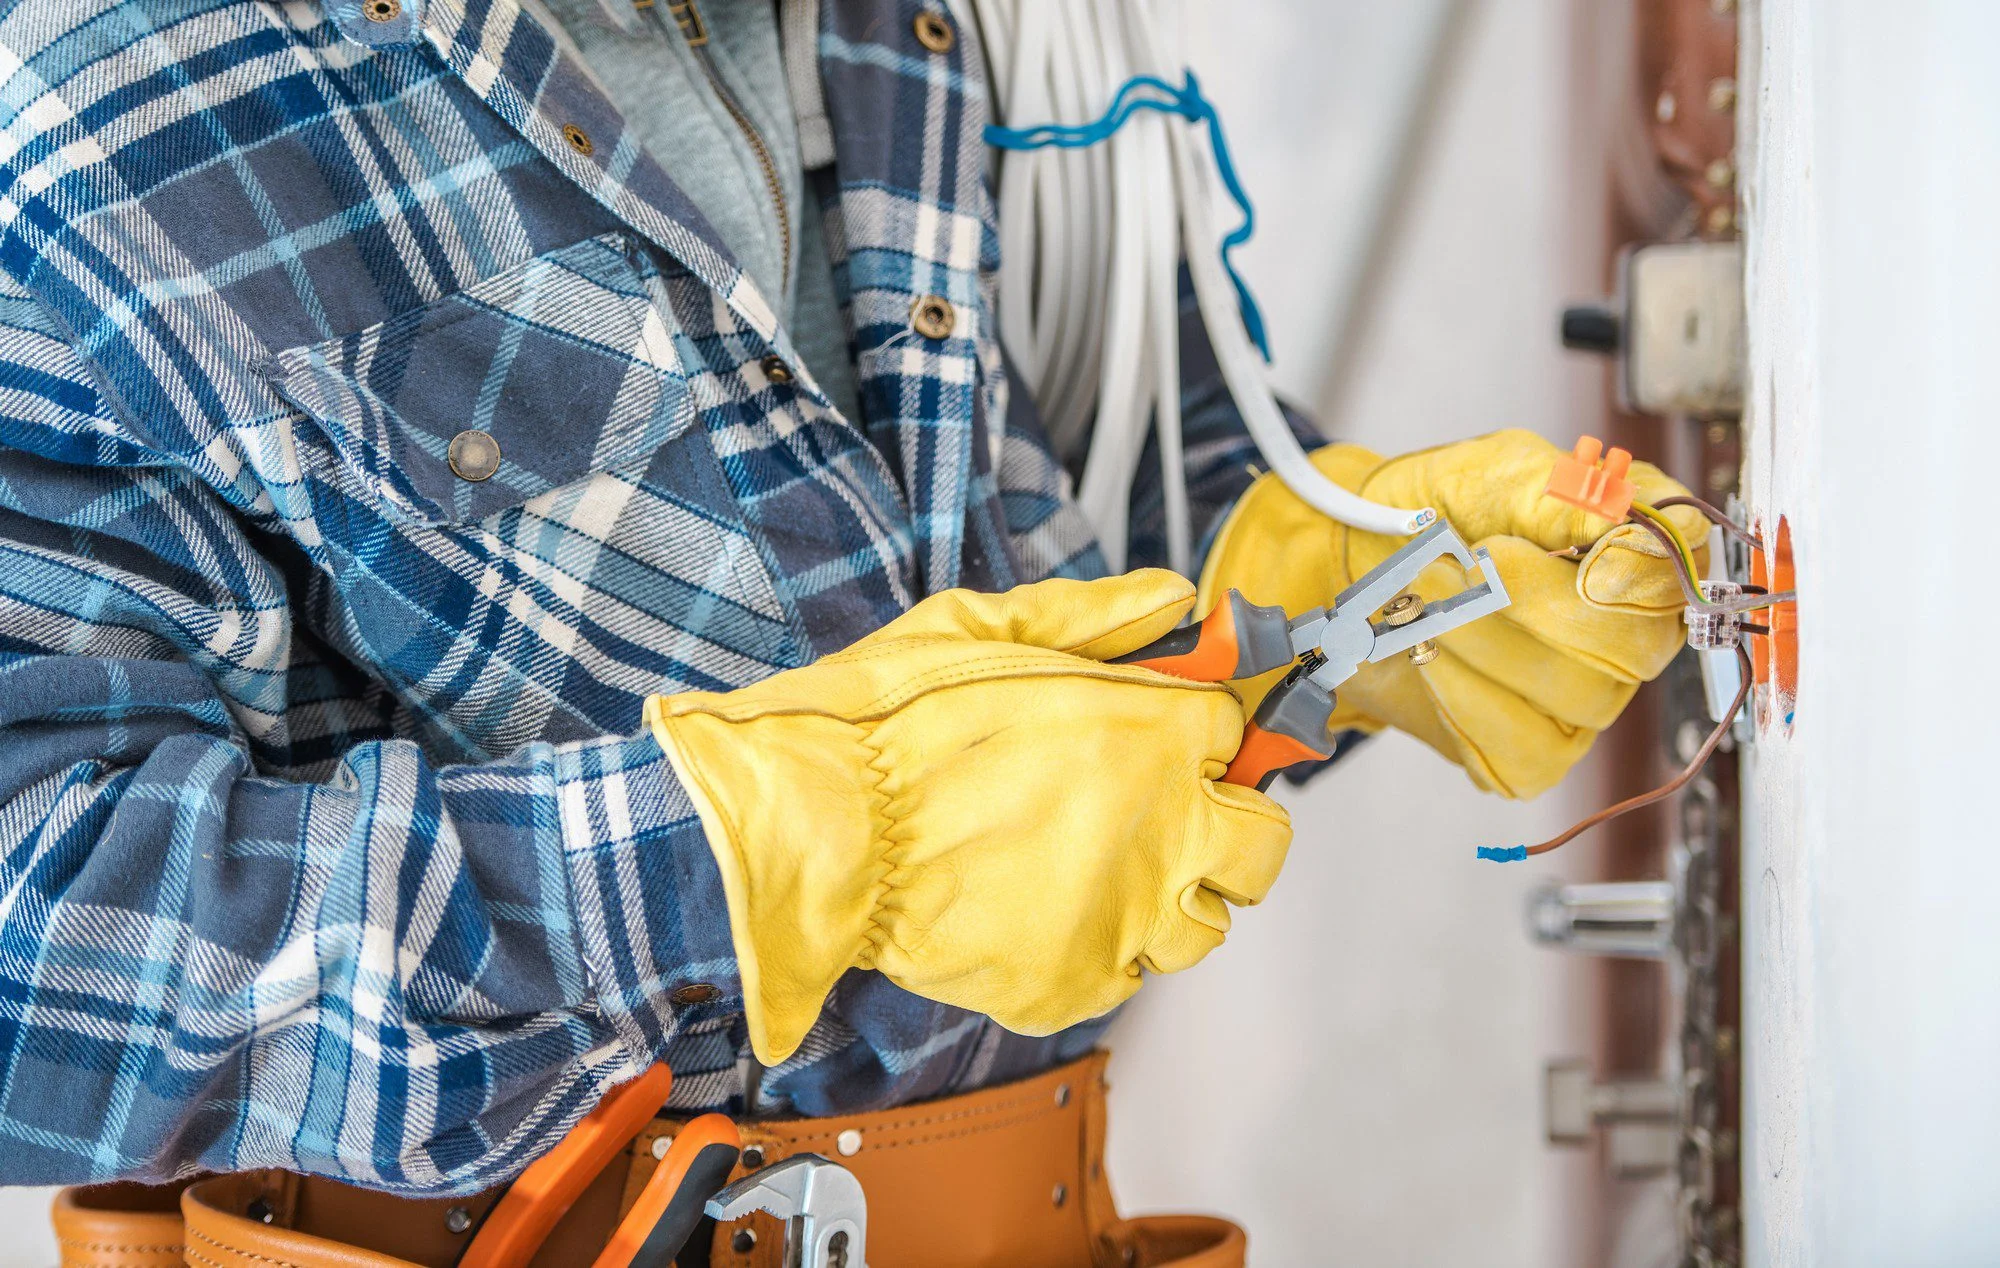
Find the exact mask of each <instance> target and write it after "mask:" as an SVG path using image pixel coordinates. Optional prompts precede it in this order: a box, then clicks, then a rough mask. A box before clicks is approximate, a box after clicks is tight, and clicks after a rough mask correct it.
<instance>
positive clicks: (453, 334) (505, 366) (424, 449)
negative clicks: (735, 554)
mask: <svg viewBox="0 0 2000 1268" xmlns="http://www.w3.org/2000/svg"><path fill="white" fill-rule="evenodd" d="M658 284H659V275H658V272H657V270H656V269H654V268H653V266H652V264H651V262H650V261H649V260H648V259H647V258H646V257H645V256H643V255H642V254H641V252H640V251H639V249H638V248H637V246H636V245H635V244H634V243H632V242H631V241H630V240H629V239H628V238H627V237H626V236H625V235H624V234H620V233H610V234H604V235H602V236H599V237H596V238H588V239H585V240H584V241H582V242H578V243H575V244H573V245H571V246H567V247H562V248H560V249H558V250H555V251H551V252H548V253H546V254H544V255H539V256H536V257H534V258H533V259H530V260H527V261H525V262H523V263H521V264H518V265H516V266H514V267H513V268H511V269H508V270H506V271H505V272H502V273H498V274H495V275H494V276H492V277H490V278H487V279H485V280H484V281H481V282H478V283H476V284H475V285H473V286H471V287H468V288H467V289H465V290H463V291H459V292H458V293H456V294H453V295H449V296H446V297H445V298H443V299H439V300H436V301H434V302H432V303H430V304H427V305H425V306H423V307H421V308H417V309H413V310H411V311H410V312H407V313H403V314H401V315H399V316H396V317H393V318H390V319H389V320H387V321H384V322H379V323H377V324H376V325H373V326H370V327H368V328H367V329H365V330H362V331H359V332H357V333H355V334H351V335H343V336H340V337H339V338H335V339H328V340H325V341H323V342H321V343H316V344H309V345H305V346H302V347H297V348H290V349H287V350H285V351H283V352H280V353H277V354H276V355H274V356H272V357H270V358H269V359H268V360H267V361H266V362H265V363H264V366H263V370H264V373H265V375H266V377H267V378H269V379H270V381H271V382H272V384H273V386H275V387H276V389H277V391H278V393H279V394H280V395H281V396H283V397H284V398H285V399H286V400H287V401H288V402H289V403H290V404H292V405H293V406H295V407H296V408H298V409H299V410H301V411H303V412H304V413H305V414H306V415H308V416H309V417H310V418H311V420H312V421H313V422H314V423H316V424H317V425H318V426H319V428H320V429H321V430H323V431H324V432H325V433H326V436H327V438H328V440H329V441H331V443H332V447H333V448H334V449H335V450H336V451H337V452H338V454H339V456H340V458H341V459H342V465H344V466H345V467H346V468H347V469H348V471H349V472H350V473H351V474H352V475H353V476H355V477H358V482H359V484H360V485H361V486H362V487H363V489H365V490H366V491H367V492H368V493H369V494H370V495H372V497H373V498H374V499H375V500H377V501H378V502H379V503H380V504H381V505H382V506H383V507H384V508H385V510H386V511H387V512H388V513H389V514H391V515H393V516H395V517H397V518H401V519H404V520H407V521H413V522H415V523H418V524H424V525H431V526H443V525H449V524H464V523H469V522H473V521H477V520H483V519H485V518H487V517H488V516H491V515H493V514H495V513H497V512H500V511H503V510H506V509H507V508H509V507H512V506H517V505H519V504H520V503H522V502H525V501H527V500H529V499H530V498H534V497H537V496H540V495H541V494H544V493H547V492H549V491H550V490H552V489H556V488H559V487H561V486H563V485H567V484H574V483H576V482H578V481H580V480H582V479H583V478H585V477H586V476H588V475H590V474H591V473H592V472H597V471H605V470H610V469H613V468H617V467H620V466H623V465H626V464H628V463H630V462H632V461H634V460H636V459H640V458H643V457H644V456H645V455H646V454H649V453H651V452H653V451H654V450H657V449H658V448H659V447H660V446H662V445H664V444H666V443H668V442H669V441H671V440H673V439H674V438H675V437H677V436H679V435H681V434H682V433H684V432H685V431H687V430H688V428H689V427H690V426H692V425H693V423H694V419H695V406H694V400H693V396H692V394H691V393H690V391H689V388H688V373H687V368H686V366H685V364H684V363H683V360H682V356H681V352H680V349H679V347H678V338H677V334H678V332H677V331H676V330H675V329H674V328H673V326H672V324H671V322H672V319H671V317H670V316H669V315H668V314H669V313H670V311H671V310H670V309H669V308H668V307H667V306H666V305H665V304H664V303H656V302H655V297H654V294H653V290H654V287H655V286H656V285H658Z"/></svg>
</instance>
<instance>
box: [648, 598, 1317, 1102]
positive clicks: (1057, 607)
mask: <svg viewBox="0 0 2000 1268" xmlns="http://www.w3.org/2000/svg"><path fill="white" fill-rule="evenodd" d="M1193 604H1194V587H1193V586H1191V585H1189V584H1188V583H1187V581H1185V580H1184V579H1182V578H1180V577H1177V576H1175V575H1174V574H1172V573H1170V572H1165V571H1161V570H1157V569H1153V570H1148V571H1143V572H1136V573H1132V574H1130V575H1127V576H1123V577H1115V578H1111V579H1109V580H1105V581H1095V582H1077V581H1060V580H1058V581H1044V582H1041V583H1039V584H1036V585H1031V586H1022V587H1019V588H1017V589H1014V590H1011V591H1009V592H1007V593H1005V594H998V595H988V594H975V593H972V592H970V591H963V590H953V591H948V592H946V593H944V594H939V595H935V596H933V597H931V598H929V599H926V600H925V601H924V602H922V603H919V604H918V605H917V606H916V607H914V608H912V609H911V610H910V611H909V612H907V613H905V614H904V615H903V616H902V617H900V618H898V619H897V620H895V621H893V622H891V623H890V624H888V625H886V626H884V627H883V628H882V629H881V630H879V631H877V632H876V633H874V634H872V635H870V636H869V637H867V638H865V639H863V640H861V641H860V642H858V643H856V644H854V646H852V647H850V648H848V649H847V650H845V651H842V652H839V653H837V654H835V655H832V656H828V657H825V658H824V659H822V660H819V661H817V662H815V663H814V664H811V665H807V666H804V667H802V668H799V669H793V670H787V671H786V672H784V673H780V674H777V675H774V676H773V677H771V678H769V679H767V680H765V681H763V682H761V683H757V684H755V685H753V686H749V687H744V688H742V689H740V690H737V691H732V692H727V693H708V692H697V693H689V694H686V695H675V696H655V697H653V699H652V700H651V701H649V702H648V704H647V709H646V717H647V721H648V723H649V724H650V725H651V726H652V729H653V733H654V734H655V735H656V736H658V737H659V741H660V746H661V747H662V748H663V749H665V750H666V753H667V756H668V758H669V760H671V761H672V763H673V766H674V770H675V771H676V772H677V773H678V774H679V775H680V777H681V780H682V782H683V783H684V784H685V785H686V786H687V789H688V792H689V793H690V795H691V796H692V797H693V799H694V803H695V808H696V810H697V811H698V812H699V814H700V816H701V821H702V826H703V827H704V828H705V829H706V830H707V833H708V842H709V847H710V849H711V850H713V851H714V854H715V860H716V863H717V864H718V865H719V866H720V868H721V871H722V885H723V889H724V891H725V893H726V895H727V898H728V904H729V920H730V928H731V933H732V936H733V938H734V941H735V945H736V955H737V960H738V965H739V968H740V970H741V973H742V978H743V991H744V997H745V1010H746V1012H747V1014H748V1020H749V1026H750V1042H751V1046H752V1047H753V1048H754V1049H755V1051H756V1053H757V1057H758V1059H759V1060H761V1061H764V1062H765V1063H767V1064H773V1063H776V1062H778V1061H781V1060H783V1059H784V1058H785V1057H787V1056H789V1055H790V1054H791V1053H792V1051H793V1050H794V1049H796V1048H797V1047H798V1045H799V1043H800V1041H801V1040H803V1039H804V1038H805V1035H806V1032H807V1031H808V1030H809V1029H810V1028H811V1026H812V1023H813V1020H814V1018H816V1017H817V1016H818V1014H819V1010H820V1005H821V1004H822V1003H823V1002H824V1001H825V999H826V995H827V992H828V991H830V990H831V989H832V988H833V985H834V982H835V981H836V980H837V979H838V978H839V977H840V975H841V974H842V973H844V972H846V971H847V970H848V969H850V968H857V967H858V968H869V969H876V970H879V971H880V972H882V973H885V974H887V975H888V976H889V977H890V978H891V979H892V980H893V981H895V982H896V983H897V984H898V985H900V986H903V987H904V988H906V989H908V990H910V991H914V992H915V993H917V994H919V995H923V996H925V997H927V998H930V999H934V1000H938V1001H941V1002H943V1003H947V1004H955V1005H958V1006H959V1007H962V1008H969V1009H973V1010H976V1011H978V1012H982V1013H985V1014H986V1015H988V1016H990V1017H992V1018H993V1019H994V1020H995V1021H997V1022H999V1023H1000V1024H1001V1025H1003V1026H1006V1027H1007V1028H1008V1029H1010V1030H1015V1031H1018V1032H1021V1033H1023V1034H1032V1035H1042V1034H1050V1033H1052V1032H1054V1031H1057V1030H1060V1029H1062V1028H1063V1027H1065V1026H1069V1025H1073V1024H1075V1023H1077V1022H1080V1021H1084V1020H1086V1019H1088V1018H1091V1017H1095V1016H1097V1015H1099V1014H1101V1013H1104V1012H1106V1011H1108V1010H1109V1009H1111V1008H1112V1007H1113V1006H1115V1005H1116V1004H1118V1003H1119V1002H1120V1001H1122V1000H1124V999H1126V998H1127V997H1128V996H1130V995H1131V994H1132V993H1133V992H1134V991H1136V990H1137V989H1138V988H1139V974H1140V970H1141V969H1149V970H1151V971H1153V972H1158V973H1172V972H1175V971H1177V970H1179V969H1184V968H1187V967H1188V966H1190V965H1192V964H1194V963H1195V962H1196V961H1197V960H1200V959H1201V958H1202V957H1203V956H1204V955H1206V954H1208V952H1209V951H1211V950H1213V949H1214V948H1215V947H1216V946H1217V945H1219V944H1220V943H1221V942H1222V937H1223V934H1225V933H1226V932H1228V929H1229V904H1232V903H1234V904H1237V905H1244V904H1249V903H1255V902H1257V901H1259V900H1261V899H1262V898H1263V897H1264V894H1265V892H1266V891H1267V890H1269V889H1270V887H1271V883H1272V881H1273V880H1275V879H1276V877H1277V874H1278V868H1279V866H1280V865H1281V864H1282V863H1283V862H1284V858H1285V850H1286V848H1287V846H1288V845H1289V844H1290V841H1291V821H1290V819H1289V818H1288V817H1287V816H1286V814H1285V812H1284V810H1283V809H1282V808H1281V807H1279V806H1278V805H1277V803H1275V802H1273V801H1271V800H1270V799H1269V798H1267V797H1265V796H1264V795H1262V794H1261V793H1258V792H1256V791H1254V790H1252V789H1247V788H1238V787H1235V786H1233V785H1228V784H1217V783H1216V782H1215V780H1217V779H1218V778H1220V776H1221V775H1222V772H1223V769H1224V767H1225V766H1226V765H1227V763H1228V760H1229V758H1230V757H1232V756H1233V755H1234V754H1235V752H1236V748H1237V746H1238V744H1239V743H1240V742H1241V740H1242V736H1243V710H1242V707H1241V706H1240V705H1239V704H1238V703H1237V701H1236V697H1235V696H1233V695H1232V694H1230V692H1229V691H1228V690H1227V689H1226V688H1223V687H1221V686H1218V685H1213V684H1203V683H1190V682H1182V681H1180V680H1178V679H1174V678H1168V677H1166V676H1164V675H1160V674H1155V673H1153V672H1151V671H1149V670H1143V669H1138V668H1134V667H1131V666H1124V665H1109V664H1104V663H1101V662H1102V661H1104V660H1106V659H1109V658H1111V657H1116V656H1122V655H1124V654H1125V653H1127V652H1130V651H1136V650H1137V649H1138V648H1140V647H1143V646H1145V645H1146V644H1147V643H1149V642H1151V641H1152V640H1154V639H1156V638H1158V637H1159V636H1160V635H1162V634H1165V633H1166V632H1167V631H1168V630H1170V629H1172V628H1173V627H1174V625H1175V624H1176V623H1178V622H1179V621H1180V619H1181V618H1182V617H1183V616H1184V615H1185V614H1186V613H1187V612H1188V610H1189V609H1190V608H1191V607H1192V606H1193Z"/></svg>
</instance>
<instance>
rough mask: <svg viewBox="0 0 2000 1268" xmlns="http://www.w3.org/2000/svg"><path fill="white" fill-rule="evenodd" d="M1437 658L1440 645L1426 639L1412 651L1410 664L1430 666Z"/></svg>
mask: <svg viewBox="0 0 2000 1268" xmlns="http://www.w3.org/2000/svg"><path fill="white" fill-rule="evenodd" d="M1437 658H1438V645H1437V644H1436V643H1434V642H1432V641H1431V640H1430V639H1425V640H1424V641H1423V642H1421V643H1418V644H1417V645H1416V646H1415V647H1412V648H1411V649H1410V663H1411V664H1412V665H1428V664H1430V663H1431V662H1432V661H1434V660H1436V659H1437Z"/></svg>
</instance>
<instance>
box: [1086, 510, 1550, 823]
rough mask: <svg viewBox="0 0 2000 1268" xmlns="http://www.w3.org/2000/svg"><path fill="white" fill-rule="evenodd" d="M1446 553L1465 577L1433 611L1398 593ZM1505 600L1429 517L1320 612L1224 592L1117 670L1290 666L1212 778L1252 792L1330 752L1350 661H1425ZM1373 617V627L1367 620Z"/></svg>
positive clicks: (1491, 573)
mask: <svg viewBox="0 0 2000 1268" xmlns="http://www.w3.org/2000/svg"><path fill="white" fill-rule="evenodd" d="M1446 555H1450V556H1451V557H1452V558H1453V559H1455V560H1457V561H1458V564H1459V566H1460V567H1461V568H1463V569H1465V570H1466V573H1467V580H1466V586H1465V588H1464V589H1463V590H1460V591H1459V592H1458V593H1457V594H1454V595H1451V596H1450V597H1448V598H1444V599H1440V600H1438V601H1437V602H1435V603H1425V602H1424V601H1423V600H1422V599H1419V598H1418V597H1417V596H1416V595H1415V594H1410V593H1406V591H1407V590H1408V589H1409V587H1410V585H1411V584H1412V583H1414V582H1415V581H1416V579H1417V574H1418V573H1420V572H1422V571H1423V570H1424V568H1425V567H1427V566H1428V565H1430V564H1431V563H1433V562H1435V561H1436V560H1438V559H1442V558H1443V557H1444V556H1446ZM1475 570H1476V571H1477V572H1478V579H1477V580H1476V581H1474V580H1473V579H1472V576H1471V574H1472V573H1473V572H1474V571H1475ZM1512 601H1513V600H1511V599H1510V598H1508V596H1507V587H1506V586H1505V584H1503V583H1502V582H1501V580H1500V570H1499V569H1498V568H1496V567H1495V566H1494V564H1493V560H1492V557H1491V556H1490V555H1488V554H1487V552H1486V550H1485V548H1484V547H1468V546H1467V545H1466V544H1465V542H1464V540H1463V539H1462V538H1460V537H1459V535H1458V534H1457V532H1455V531H1454V530H1453V529H1452V527H1451V525H1449V524H1447V523H1445V522H1444V521H1443V520H1439V521H1438V522H1437V523H1435V524H1432V525H1431V526H1430V527H1429V528H1426V529H1425V530H1424V531H1423V532H1421V533H1418V534H1417V535H1416V536H1415V537H1413V538H1411V539H1410V541H1409V542H1407V543H1406V544H1405V545H1404V546H1403V547H1402V548H1401V549H1400V550H1398V551H1397V552H1396V553H1395V554H1393V555H1390V556H1389V557H1388V558H1387V559H1384V560H1383V561H1382V562H1381V563H1379V564H1377V565H1376V566H1375V567H1374V568H1373V569H1371V570H1370V571H1369V573H1368V575H1367V576H1365V577H1362V578H1361V579H1360V580H1359V581H1356V582H1355V583H1354V584H1353V585H1351V586H1349V587H1347V589H1345V590H1343V591H1341V592H1340V594H1339V595H1338V596H1337V597H1336V598H1335V599H1334V601H1333V606H1332V607H1331V608H1310V609H1308V610H1307V611H1305V612H1302V613H1300V614H1299V615H1297V616H1295V617H1291V618H1289V619H1288V618H1287V617H1286V616H1285V610H1284V609H1283V608H1278V607H1260V606H1258V605H1257V604H1255V603H1252V602H1250V601H1249V600H1248V599H1246V598H1244V597H1243V596H1242V594H1240V593H1239V592H1237V591H1235V590H1231V591H1230V592H1229V593H1228V594H1226V595H1224V596H1223V599H1222V602H1220V603H1218V604H1216V605H1215V610H1214V611H1212V612H1210V613H1209V614H1208V615H1207V616H1206V617H1205V618H1203V620H1202V622H1201V624H1199V625H1191V626H1188V627H1186V628H1184V629H1178V630H1175V631H1174V632H1173V633H1171V634H1168V635H1167V636H1166V637H1164V638H1161V639H1158V640H1156V641H1154V642H1152V643H1150V644H1148V645H1147V646H1145V647H1142V648H1140V649H1139V650H1138V651H1136V652H1133V653H1131V654H1130V655H1128V656H1121V657H1119V658H1118V663H1120V664H1125V665H1143V666H1145V667H1146V668H1148V669H1153V670H1157V671H1159V672H1160V673H1163V674H1172V675H1174V676H1175V677H1177V678H1188V679H1193V680H1195V681H1198V682H1228V681H1232V680H1234V679H1239V678H1254V677H1256V676H1257V675H1258V674H1263V673H1269V672H1270V671H1271V670H1273V669H1277V668H1278V667H1279V666H1281V665H1284V664H1287V663H1290V662H1296V664H1293V666H1292V672H1290V673H1289V674H1286V675H1285V677H1284V679H1283V680H1282V681H1280V682H1279V683H1278V685H1277V686H1276V687H1273V688H1272V689H1271V694H1269V695H1267V696H1265V697H1264V702H1263V703H1262V704H1261V705H1259V706H1258V708H1257V713H1256V716H1255V717H1253V718H1252V719H1251V720H1250V724H1249V725H1248V726H1247V727H1245V728H1244V731H1243V745H1242V747H1241V748H1239V749H1238V750H1237V752H1236V757H1235V759H1234V760H1233V761H1231V762H1230V763H1229V769H1228V771H1227V772H1226V773H1225V774H1224V775H1223V780H1224V781H1225V782H1227V783H1231V784H1242V785H1244V786H1246V787H1252V788H1257V789H1259V790H1262V789H1264V788H1268V787H1269V786H1270V784H1271V781H1272V779H1274V778H1276V777H1277V774H1278V772H1279V771H1281V770H1283V769H1284V768H1285V767H1287V766H1292V765H1296V764H1297V763H1299V762H1310V761H1318V760H1322V759H1324V758H1327V757H1330V756H1332V754H1333V737H1332V736H1330V735H1328V734H1327V721H1328V719H1330V718H1331V717H1332V716H1333V702H1334V690H1335V689H1336V688H1338V687H1339V686H1340V684H1342V683H1344V682H1346V681H1347V680H1348V679H1349V678H1351V677H1353V676H1354V673H1355V671H1356V670H1358V669H1360V668H1361V666H1362V665H1364V664H1373V663H1375V662H1377V661H1382V660H1387V659H1388V658H1389V657H1391V656H1394V655H1396V654H1397V653H1399V652H1409V653H1410V656H1411V659H1412V660H1414V661H1415V662H1416V663H1417V664H1419V665H1422V664H1426V663H1428V662H1429V661H1430V660H1431V659H1432V658H1433V657H1434V656H1436V654H1437V647H1436V644H1434V643H1433V642H1432V641H1431V640H1433V639H1435V638H1436V637H1437V636H1438V635H1440V634H1443V633H1445V632H1446V631H1447V630H1455V629H1457V628H1458V627H1459V626H1461V625H1465V624H1467V623H1468V622H1471V621H1476V620H1478V619H1479V618H1480V617H1482V616H1485V615H1487V614H1488V613H1491V612H1498V611H1499V610H1500V609H1501V608H1504V607H1506V606H1507V605H1508V604H1509V603H1511V602H1512ZM1378 614H1379V616H1380V619H1379V620H1371V619H1370V618H1371V617H1375V616H1377V615H1378Z"/></svg>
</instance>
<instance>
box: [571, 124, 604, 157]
mask: <svg viewBox="0 0 2000 1268" xmlns="http://www.w3.org/2000/svg"><path fill="white" fill-rule="evenodd" d="M563 140H565V141H567V142H569V148H570V149H572V150H575V151H576V152H577V153H578V154H581V155H583V156H584V157H585V158H589V157H590V154H591V151H593V150H595V149H596V148H597V143H596V142H594V141H592V140H591V139H590V133H588V132H585V131H584V130H583V129H582V128H579V127H577V126H576V125H575V124H574V123H565V124H564V125H563Z"/></svg>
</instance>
